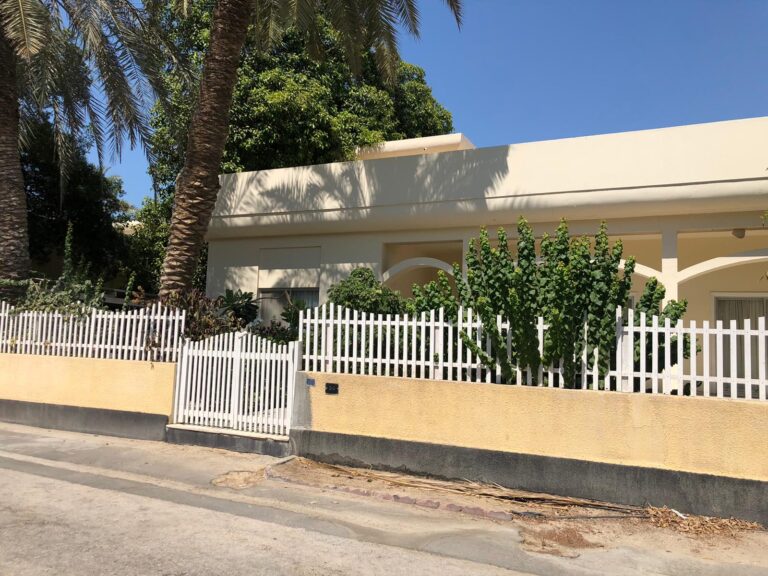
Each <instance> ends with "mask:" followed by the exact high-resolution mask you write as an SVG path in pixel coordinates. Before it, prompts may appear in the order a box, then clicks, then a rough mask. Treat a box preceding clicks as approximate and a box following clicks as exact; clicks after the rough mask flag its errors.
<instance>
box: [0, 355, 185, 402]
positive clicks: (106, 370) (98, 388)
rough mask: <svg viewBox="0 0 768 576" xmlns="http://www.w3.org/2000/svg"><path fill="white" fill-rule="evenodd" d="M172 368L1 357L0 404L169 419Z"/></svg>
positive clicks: (92, 360)
mask: <svg viewBox="0 0 768 576" xmlns="http://www.w3.org/2000/svg"><path fill="white" fill-rule="evenodd" d="M175 368H176V365H175V364H173V363H164V362H163V363H151V362H139V361H130V360H102V359H95V358H65V357H60V356H32V355H23V354H0V399H4V400H17V401H23V402H38V403H42V404H62V405H65V406H80V407H84V408H103V409H106V410H124V411H128V412H143V413H146V414H162V415H165V416H171V412H172V407H173V383H174V374H175Z"/></svg>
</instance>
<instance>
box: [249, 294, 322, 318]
mask: <svg viewBox="0 0 768 576" xmlns="http://www.w3.org/2000/svg"><path fill="white" fill-rule="evenodd" d="M289 299H290V301H291V302H294V303H298V302H299V301H301V302H303V303H304V305H305V306H306V307H307V308H314V307H315V306H317V305H318V304H319V301H320V290H319V289H317V288H269V289H263V290H259V311H260V316H261V321H262V322H271V321H272V320H277V321H281V320H282V317H281V314H282V313H283V310H285V307H286V306H287V305H288V301H289Z"/></svg>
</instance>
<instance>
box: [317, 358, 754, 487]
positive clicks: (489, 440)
mask: <svg viewBox="0 0 768 576" xmlns="http://www.w3.org/2000/svg"><path fill="white" fill-rule="evenodd" d="M310 376H311V377H313V378H315V379H316V386H314V387H308V391H309V395H310V398H309V401H310V411H311V428H312V429H313V430H318V431H323V432H336V433H342V434H357V435H363V436H374V437H384V438H393V439H399V440H411V441H418V442H429V443H437V444H450V445H454V446H463V447H470V448H483V449H489V450H500V451H507V452H517V453H525V454H536V455H542V456H554V457H561V458H575V459H580V460H589V461H597V462H606V463H612V464H624V465H635V466H644V467H652V468H662V469H669V470H680V471H687V472H697V473H704V474H714V475H721V476H729V477H735V478H748V479H755V480H763V481H765V480H768V450H767V449H766V447H765V439H766V437H768V403H761V402H747V401H740V400H716V399H710V398H673V397H660V396H640V395H636V394H621V393H610V392H592V391H579V390H553V389H544V388H530V387H524V386H501V385H495V384H465V383H455V382H437V381H429V380H408V379H401V378H380V377H368V376H346V375H339V374H319V373H313V374H310ZM328 381H330V382H336V383H338V384H339V394H338V396H332V395H326V394H325V393H324V389H325V386H324V384H325V382H328Z"/></svg>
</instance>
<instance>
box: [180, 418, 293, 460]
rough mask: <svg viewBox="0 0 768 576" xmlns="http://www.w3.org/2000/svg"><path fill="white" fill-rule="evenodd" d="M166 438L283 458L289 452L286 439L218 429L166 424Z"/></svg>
mask: <svg viewBox="0 0 768 576" xmlns="http://www.w3.org/2000/svg"><path fill="white" fill-rule="evenodd" d="M166 440H167V441H168V442H171V443H172V444H192V445H194V446H205V447H207V448H221V449H223V450H232V451H233V452H249V453H253V454H265V455H267V456H276V457H278V458H284V457H285V456H289V455H290V454H291V447H290V443H289V442H288V439H287V438H286V439H275V438H265V437H263V436H253V435H245V434H236V433H231V432H230V433H227V432H226V431H220V430H213V429H210V430H195V429H192V428H190V427H186V426H176V425H172V426H168V427H167V430H166Z"/></svg>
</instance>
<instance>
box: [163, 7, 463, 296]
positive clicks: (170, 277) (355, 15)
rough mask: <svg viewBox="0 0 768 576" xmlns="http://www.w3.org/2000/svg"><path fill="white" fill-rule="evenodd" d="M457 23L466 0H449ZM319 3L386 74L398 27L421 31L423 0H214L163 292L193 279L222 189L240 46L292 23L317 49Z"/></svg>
mask: <svg viewBox="0 0 768 576" xmlns="http://www.w3.org/2000/svg"><path fill="white" fill-rule="evenodd" d="M445 3H446V4H447V5H448V7H449V8H450V10H451V11H452V12H453V15H454V16H455V18H456V22H457V24H460V23H461V0H445ZM321 10H322V13H323V15H324V16H325V17H326V18H328V20H329V21H330V23H331V25H332V26H333V27H334V28H336V30H338V31H339V33H340V34H341V36H342V38H343V40H344V45H345V47H346V53H347V56H348V58H349V59H350V63H351V65H352V66H353V68H355V67H357V66H359V59H360V53H361V50H363V49H364V48H365V47H372V49H373V53H374V56H375V58H376V62H377V64H378V65H379V66H380V67H381V69H382V71H383V73H384V76H385V77H389V78H393V77H394V71H395V68H396V63H397V59H398V52H397V39H398V28H399V26H402V27H403V28H404V29H405V30H406V31H407V32H408V33H410V34H412V35H414V36H418V34H419V12H418V0H217V2H216V4H215V7H214V10H213V18H212V22H211V32H210V38H211V39H210V44H209V46H208V52H207V53H206V55H205V59H204V62H203V71H202V77H201V81H200V88H199V91H198V99H197V106H196V109H195V112H194V114H193V116H192V120H191V122H190V126H189V131H188V136H187V146H186V156H185V158H184V166H183V168H182V170H181V172H180V173H179V175H178V177H177V179H176V189H175V197H174V208H173V216H172V218H171V230H170V238H169V241H168V248H167V252H166V256H165V261H164V263H163V273H162V277H161V280H160V283H161V288H160V295H161V296H162V297H167V296H170V295H171V294H172V293H175V292H181V291H184V290H186V289H188V288H190V287H191V285H192V278H193V275H194V271H195V266H196V264H197V261H198V258H199V255H200V251H201V249H202V247H203V244H204V240H205V233H206V231H207V229H208V223H209V221H210V219H211V214H212V212H213V207H214V204H215V202H216V196H217V194H218V191H219V180H218V173H219V167H220V165H221V158H222V154H223V152H224V145H225V143H226V140H227V131H228V126H229V108H230V105H231V103H232V92H233V89H234V85H235V81H236V74H237V67H238V64H239V61H240V53H241V51H242V49H243V45H244V44H245V41H246V38H247V36H248V33H249V29H250V31H251V32H252V33H253V34H255V35H256V40H257V45H260V46H262V47H267V46H268V45H269V43H270V41H271V40H272V39H274V38H277V37H279V32H280V31H281V30H283V29H284V28H285V27H286V26H295V27H296V28H298V29H299V30H300V31H302V32H303V33H304V34H306V36H307V38H308V40H309V47H310V49H314V50H315V51H317V50H319V48H318V46H319V43H318V42H317V41H316V40H317V38H318V33H317V32H318V30H317V28H316V24H317V17H318V14H319V12H320V11H321Z"/></svg>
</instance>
